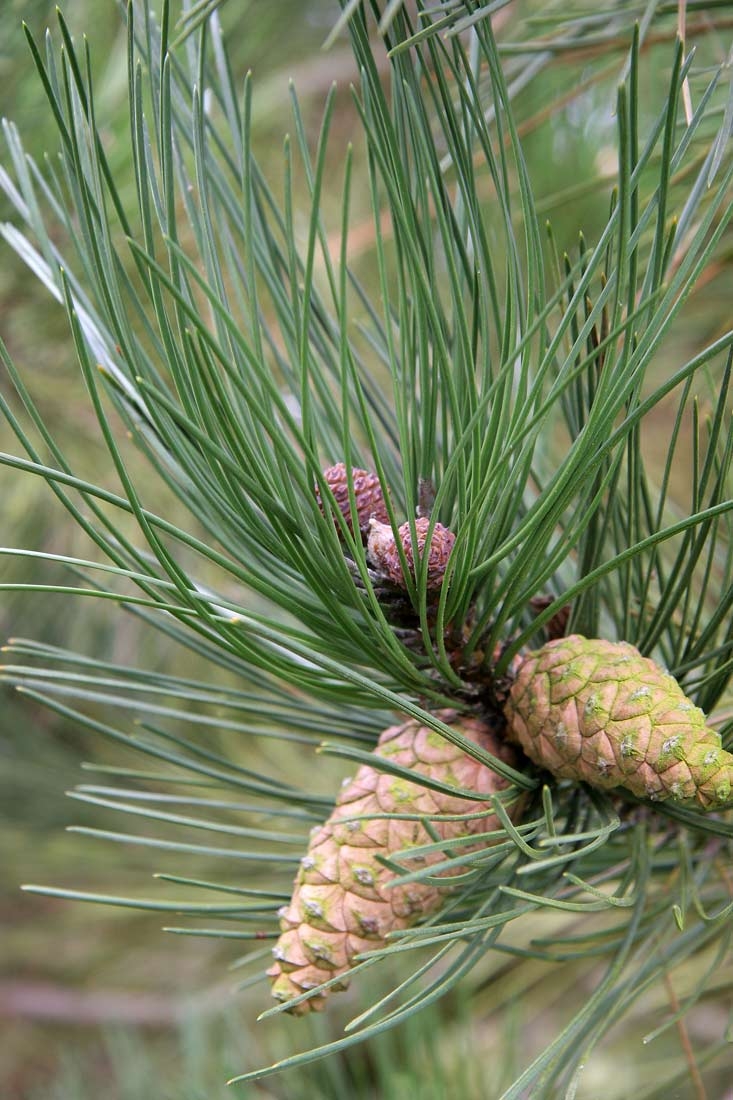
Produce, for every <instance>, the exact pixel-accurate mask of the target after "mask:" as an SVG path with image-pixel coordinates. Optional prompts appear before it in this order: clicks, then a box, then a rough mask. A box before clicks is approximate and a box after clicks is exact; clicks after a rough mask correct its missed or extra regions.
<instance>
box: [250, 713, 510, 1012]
mask: <svg viewBox="0 0 733 1100" xmlns="http://www.w3.org/2000/svg"><path fill="white" fill-rule="evenodd" d="M440 716H441V718H442V719H443V720H444V721H452V722H454V723H455V724H456V726H457V728H458V729H460V732H461V733H462V734H463V735H464V736H465V737H468V738H470V739H471V740H472V741H475V742H476V743H477V744H478V745H480V746H481V747H482V748H484V749H486V750H487V751H489V752H491V753H493V754H495V755H496V756H498V757H500V758H501V759H502V760H505V761H507V762H509V763H512V762H513V761H514V759H515V753H514V750H513V749H511V748H510V747H509V746H507V745H505V744H504V743H503V742H502V741H500V740H499V737H498V736H497V728H498V727H499V726H500V725H501V726H503V722H502V721H501V719H496V720H495V722H494V725H489V724H488V723H486V722H483V721H481V720H479V719H477V718H473V719H472V718H461V719H460V721H459V720H458V718H457V717H456V716H455V714H454V712H452V711H448V712H443V713H442V714H441V715H440ZM375 755H377V756H382V757H384V758H385V759H388V760H389V761H391V762H392V763H395V764H399V765H401V766H403V767H407V768H411V769H412V770H413V771H414V772H415V773H417V774H418V775H422V776H426V777H427V778H430V779H437V780H440V781H441V782H443V783H449V784H450V785H451V786H456V787H463V788H465V789H468V790H475V791H477V792H478V791H480V792H483V793H486V792H498V791H500V790H502V789H504V788H505V787H507V786H508V783H507V781H506V780H505V779H503V778H502V777H501V776H499V775H497V774H496V772H494V771H492V770H491V769H490V768H487V767H485V766H484V765H483V764H480V763H478V761H476V760H474V759H473V758H472V757H470V756H468V755H467V754H466V753H464V752H463V751H462V750H461V749H459V748H457V747H456V746H455V745H452V744H451V743H450V742H449V741H446V739H445V738H444V737H441V735H440V734H438V733H435V732H434V731H433V730H430V729H429V728H427V727H425V726H421V725H420V724H419V722H415V721H411V722H407V723H405V724H404V725H401V726H390V727H389V729H386V730H384V731H383V733H382V734H381V736H380V738H379V741H378V744H377V746H376V749H375ZM520 809H521V806H520V803H519V801H517V802H515V803H513V804H512V806H511V807H508V811H509V813H510V814H512V815H513V816H518V814H519V812H520ZM484 810H485V811H486V812H485V815H484V816H482V817H479V818H474V819H472V820H470V821H441V820H440V819H439V817H438V820H437V821H435V820H434V821H432V822H431V824H432V827H433V828H434V829H435V831H436V833H437V835H438V836H439V837H440V838H441V839H443V840H450V839H454V838H459V837H464V836H465V837H467V838H470V837H472V836H474V835H476V834H477V833H485V832H490V831H492V830H494V829H497V828H499V822H498V819H497V818H496V816H495V814H494V813H493V811H492V808H491V804H490V803H488V802H486V801H475V802H474V801H470V800H468V799H466V798H461V797H459V796H453V795H447V794H443V793H441V792H439V791H432V790H429V789H428V788H426V787H423V786H420V785H419V784H418V783H411V782H409V781H407V780H405V779H402V778H399V777H396V776H394V775H389V774H387V773H386V772H383V771H379V770H378V768H375V767H372V766H371V765H362V767H360V768H359V771H358V772H357V774H356V776H355V777H354V778H353V779H352V780H350V781H347V782H346V783H345V785H344V787H343V788H342V790H341V793H340V795H339V797H338V799H337V802H336V806H335V808H334V811H333V813H332V814H331V816H330V818H329V819H328V821H327V822H326V824H325V825H323V826H322V827H321V828H317V829H315V830H314V833H313V836H312V839H311V842H310V847H309V849H308V853H307V855H306V856H305V857H304V858H303V859H302V860H301V866H300V871H299V872H298V876H297V878H296V881H295V887H294V891H293V897H292V900H291V902H290V904H289V905H288V906H285V907H284V908H283V909H282V910H281V912H280V927H281V929H282V935H281V936H280V938H279V940H278V942H277V945H276V947H275V948H274V950H273V955H274V957H275V960H276V962H275V965H274V966H273V967H272V968H271V969H270V970H269V971H268V974H269V975H270V976H271V977H272V978H273V979H274V981H273V988H272V992H273V996H274V997H276V998H277V999H278V1000H280V1001H288V1000H291V999H292V998H293V997H297V996H299V995H300V994H301V993H304V992H305V991H306V990H308V989H313V988H314V987H315V986H317V985H320V984H321V982H324V981H327V980H328V979H330V978H333V977H336V976H337V975H339V974H343V975H344V978H343V980H342V981H341V982H339V983H338V984H337V985H335V986H332V987H331V988H332V989H345V988H346V987H347V985H348V979H347V977H346V974H347V971H348V970H349V969H350V967H351V966H352V964H353V960H354V957H355V956H356V955H357V954H359V952H362V951H369V950H373V949H374V948H376V947H379V945H380V944H383V943H384V941H385V939H386V937H387V934H388V933H389V932H391V931H393V930H394V929H399V928H409V927H410V926H411V925H413V924H415V923H416V922H417V921H418V920H420V919H421V918H423V917H426V916H428V915H429V914H430V913H433V912H435V911H436V910H437V909H439V908H440V906H441V905H442V903H443V899H444V897H445V891H444V890H441V889H440V888H439V887H437V886H435V885H432V884H428V883H423V882H412V883H409V884H408V885H405V886H397V887H395V888H394V889H390V886H389V884H390V882H391V881H392V880H393V879H394V878H395V877H396V875H395V872H394V871H391V870H389V869H388V868H387V867H385V866H384V865H383V864H382V863H380V862H379V859H378V857H379V856H382V857H389V856H391V855H393V854H394V853H396V852H399V851H401V850H402V849H404V848H410V847H415V846H416V845H421V844H430V843H433V840H434V838H432V837H431V836H430V834H429V833H428V831H427V829H426V828H425V826H424V825H423V824H422V823H421V822H419V821H396V820H385V819H383V818H382V819H379V818H375V819H372V820H365V821H346V822H344V819H345V818H354V817H360V816H362V815H369V814H394V813H400V814H424V815H429V816H431V817H434V816H435V815H441V814H469V813H476V812H482V811H484ZM477 847H481V843H479V844H476V843H474V844H470V843H467V844H466V847H465V848H463V849H462V851H466V852H468V851H473V850H475V849H476V848H477ZM453 854H454V855H455V854H457V853H455V852H454V853H453ZM443 858H445V857H444V856H442V855H441V854H440V853H436V854H434V855H432V856H427V857H425V858H423V859H421V861H420V864H422V865H423V866H428V865H430V864H434V863H438V862H440V861H441V860H442V859H443ZM420 864H418V863H417V861H415V862H414V863H410V864H408V869H409V868H410V867H413V868H414V869H416V868H417V867H418V866H420ZM450 873H451V874H456V873H457V872H456V870H455V869H452V870H451V872H450ZM327 993H328V990H325V991H323V992H322V993H319V994H317V995H315V996H314V997H310V998H309V999H308V1000H306V1001H302V1002H301V1003H300V1004H298V1005H296V1006H294V1007H293V1009H292V1010H291V1011H292V1012H294V1013H295V1014H297V1015H301V1014H304V1013H307V1012H310V1011H313V1010H315V1011H320V1010H321V1009H322V1008H323V1007H324V1005H325V1001H326V996H327Z"/></svg>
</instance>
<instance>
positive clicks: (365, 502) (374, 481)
mask: <svg viewBox="0 0 733 1100" xmlns="http://www.w3.org/2000/svg"><path fill="white" fill-rule="evenodd" d="M323 477H324V479H325V481H326V483H327V484H328V487H329V489H330V490H331V492H332V493H333V495H334V497H335V498H336V504H337V505H338V508H339V511H340V512H341V515H342V516H343V517H344V519H345V520H346V522H347V524H348V527H349V530H350V531H351V533H352V534H353V533H354V530H353V527H352V524H351V507H350V505H349V478H348V473H347V469H346V466H345V465H344V463H343V462H338V463H337V464H336V465H335V466H329V468H328V469H327V470H324V471H323ZM351 477H352V480H353V483H354V498H355V502H356V514H357V516H358V519H359V531H360V533H361V537H362V540H363V541H364V542H366V538H367V535H368V533H369V520H370V519H371V518H372V516H374V518H375V519H377V520H379V522H380V523H386V522H387V520H388V518H389V517H388V515H387V506H386V504H385V503H384V495H383V493H382V486H381V485H380V484H379V478H378V477H377V475H376V474H373V473H371V472H370V471H369V470H361V469H359V468H358V467H352V470H351ZM315 493H316V499H317V500H318V506H319V508H320V509H321V512H323V514H324V515H325V514H326V513H325V510H324V507H323V501H322V500H321V494H320V492H319V490H318V486H315Z"/></svg>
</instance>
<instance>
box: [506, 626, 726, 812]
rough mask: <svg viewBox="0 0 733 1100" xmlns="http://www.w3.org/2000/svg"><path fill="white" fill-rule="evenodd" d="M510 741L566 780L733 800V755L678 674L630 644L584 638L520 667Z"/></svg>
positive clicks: (716, 802) (704, 800)
mask: <svg viewBox="0 0 733 1100" xmlns="http://www.w3.org/2000/svg"><path fill="white" fill-rule="evenodd" d="M505 712H506V716H507V720H508V729H507V735H508V736H509V737H511V738H512V740H516V741H518V742H519V743H520V744H521V746H522V748H523V749H524V751H525V752H526V753H527V755H528V756H529V757H530V758H531V759H532V760H534V762H535V763H536V764H539V765H541V766H542V767H544V768H547V770H548V771H551V772H552V773H553V774H554V775H556V776H561V777H564V778H566V779H575V780H583V781H584V782H586V783H590V784H591V785H592V786H594V787H600V788H602V789H604V790H608V789H610V788H612V787H625V788H626V789H627V790H629V791H631V792H632V793H633V794H635V795H637V796H638V797H640V798H651V799H654V800H656V801H662V800H663V799H667V798H671V799H675V800H677V801H680V802H697V803H699V804H700V805H701V806H702V807H703V808H705V809H708V808H711V807H715V806H720V805H722V804H723V803H725V802H727V801H729V799H730V798H731V782H732V781H733V756H731V754H730V753H728V752H726V751H725V749H723V748H722V746H721V741H720V736H719V735H718V734H717V733H716V732H715V730H713V729H711V728H710V727H709V726H707V725H706V723H705V715H704V714H703V712H702V711H701V710H700V709H699V707H696V706H695V705H694V703H692V702H691V701H690V700H689V699H688V698H687V696H686V695H685V694H684V692H683V691H682V689H681V687H680V686H679V684H678V683H677V681H676V680H675V679H673V677H672V676H669V675H668V674H667V673H665V672H663V671H662V669H661V668H659V666H658V665H656V664H655V663H654V662H653V661H651V660H649V659H648V658H646V657H642V656H641V654H640V653H639V651H638V649H636V648H635V647H634V646H633V645H629V644H628V643H627V642H607V641H604V640H602V639H600V638H592V639H589V638H583V637H581V636H580V635H578V634H574V635H571V636H570V637H569V638H560V639H557V640H556V641H552V642H548V643H547V645H544V646H543V647H542V648H541V649H539V650H537V652H535V653H530V654H529V655H528V656H527V657H526V658H525V659H524V660H523V661H522V663H521V664H520V666H519V668H518V671H517V674H516V679H515V681H514V683H513V685H512V687H511V690H510V695H509V699H508V701H507V704H506V707H505Z"/></svg>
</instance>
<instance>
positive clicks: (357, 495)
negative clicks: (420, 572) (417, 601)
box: [314, 462, 456, 593]
mask: <svg viewBox="0 0 733 1100" xmlns="http://www.w3.org/2000/svg"><path fill="white" fill-rule="evenodd" d="M323 477H324V480H325V481H326V484H327V485H328V487H329V489H330V490H331V492H332V493H333V496H334V498H335V501H336V504H337V506H338V509H339V511H340V512H341V514H342V516H343V517H344V519H345V520H346V523H347V524H348V527H349V530H350V531H351V533H352V534H353V533H354V529H353V525H352V515H351V502H350V499H349V472H348V470H347V467H346V466H345V464H344V463H343V462H338V463H336V465H335V466H329V468H328V469H327V470H324V471H323ZM351 481H352V484H353V489H354V504H355V508H356V516H357V519H358V522H359V532H360V534H361V537H362V541H363V542H364V543H365V544H366V545H367V547H368V556H369V563H370V565H371V566H372V568H373V569H374V570H375V571H376V572H377V573H378V574H379V575H380V577H381V578H382V579H383V580H385V581H387V582H389V584H391V585H394V586H395V587H397V588H402V589H404V588H406V587H407V586H406V584H405V577H404V574H403V571H402V561H401V558H400V552H399V549H398V541H399V544H400V545H401V548H402V553H403V554H404V558H405V562H406V564H407V568H408V569H409V571H410V572H411V573H412V576H413V578H415V577H416V574H417V563H416V556H415V547H414V546H413V544H412V530H411V527H410V524H409V522H408V523H403V524H402V526H401V527H399V528H398V531H397V537H395V533H394V532H393V530H392V528H391V526H390V525H389V522H388V520H389V516H388V513H387V505H386V503H385V500H384V494H383V492H382V487H381V485H380V482H379V478H378V477H377V475H376V474H374V473H371V472H370V471H369V470H362V469H359V468H357V467H354V468H352V470H351ZM314 488H315V494H316V499H317V501H318V506H319V508H320V509H321V512H323V514H324V515H325V514H326V509H325V507H324V503H323V500H322V498H321V493H320V490H319V488H318V486H315V487H314ZM337 526H338V525H337ZM339 530H340V528H339ZM415 534H416V536H417V539H416V541H417V559H418V561H422V559H423V558H424V556H425V554H427V589H428V591H429V592H432V593H435V592H437V591H438V590H439V589H440V587H441V586H442V584H443V579H444V577H445V570H446V566H447V564H448V558H449V557H450V554H451V551H452V549H453V545H454V543H455V541H456V536H455V535H454V533H453V532H452V531H450V530H449V529H448V528H447V527H445V526H443V524H442V523H433V522H432V521H431V520H430V519H429V518H428V517H427V516H419V517H418V518H417V519H416V520H415Z"/></svg>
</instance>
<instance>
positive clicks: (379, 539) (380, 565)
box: [368, 516, 456, 592]
mask: <svg viewBox="0 0 733 1100" xmlns="http://www.w3.org/2000/svg"><path fill="white" fill-rule="evenodd" d="M429 531H430V520H429V519H428V518H427V516H420V518H419V519H416V520H415V534H416V535H417V555H418V559H419V560H421V561H422V558H423V557H424V555H425V546H426V544H427V545H428V564H427V587H428V590H429V591H431V592H436V591H437V590H438V589H439V588H440V586H441V585H442V583H443V577H444V576H445V568H446V565H447V564H448V558H449V557H450V554H451V550H452V549H453V544H454V543H455V541H456V536H455V535H454V534H453V532H452V531H450V530H449V529H448V528H447V527H444V526H443V524H442V523H435V524H433V530H432V534H431V536H430V542H429V543H428V532H429ZM397 533H398V535H399V538H400V541H401V543H402V549H403V551H404V554H405V559H406V560H407V565H408V567H409V569H410V572H411V573H412V574H413V576H414V575H415V551H414V547H413V545H412V532H411V531H410V524H409V523H403V524H402V526H401V527H400V528H399V530H398V532H397ZM368 547H369V558H370V560H371V562H372V564H373V565H374V566H375V568H377V569H379V571H380V572H381V573H383V574H384V575H385V577H386V578H387V580H389V581H391V582H392V584H396V585H399V586H400V587H402V588H404V586H405V580H404V577H403V575H402V565H401V563H400V555H399V552H398V550H397V543H396V541H395V537H394V535H393V533H392V528H391V527H389V526H388V525H387V524H383V523H379V522H372V524H371V529H370V532H369V542H368Z"/></svg>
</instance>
